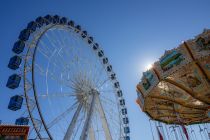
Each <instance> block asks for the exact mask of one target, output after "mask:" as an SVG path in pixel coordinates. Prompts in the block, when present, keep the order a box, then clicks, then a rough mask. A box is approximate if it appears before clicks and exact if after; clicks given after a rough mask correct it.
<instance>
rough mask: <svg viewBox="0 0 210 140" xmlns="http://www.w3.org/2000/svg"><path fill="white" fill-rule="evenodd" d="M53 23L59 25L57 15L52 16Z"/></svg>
mask: <svg viewBox="0 0 210 140" xmlns="http://www.w3.org/2000/svg"><path fill="white" fill-rule="evenodd" d="M53 23H54V24H57V23H60V17H59V16H58V15H55V16H53Z"/></svg>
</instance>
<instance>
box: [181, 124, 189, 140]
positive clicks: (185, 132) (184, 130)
mask: <svg viewBox="0 0 210 140" xmlns="http://www.w3.org/2000/svg"><path fill="white" fill-rule="evenodd" d="M182 130H183V132H184V134H185V136H186V138H187V140H189V136H188V133H187V129H186V127H185V126H184V125H182Z"/></svg>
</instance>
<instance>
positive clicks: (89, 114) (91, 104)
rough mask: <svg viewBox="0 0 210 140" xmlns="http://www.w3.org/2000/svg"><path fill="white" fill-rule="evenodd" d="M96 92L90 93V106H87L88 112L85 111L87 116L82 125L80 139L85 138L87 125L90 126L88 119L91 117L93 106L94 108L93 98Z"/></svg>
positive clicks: (83, 139) (84, 139)
mask: <svg viewBox="0 0 210 140" xmlns="http://www.w3.org/2000/svg"><path fill="white" fill-rule="evenodd" d="M96 94H97V93H94V92H93V93H92V100H91V103H90V106H89V108H88V110H87V111H88V112H87V118H86V120H85V124H84V127H83V130H82V134H81V136H80V140H86V139H87V135H88V130H89V127H90V121H91V118H92V115H93V108H94V105H95V98H96V96H95V95H96Z"/></svg>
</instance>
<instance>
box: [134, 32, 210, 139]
mask: <svg viewBox="0 0 210 140" xmlns="http://www.w3.org/2000/svg"><path fill="white" fill-rule="evenodd" d="M137 95H138V98H137V103H138V104H139V106H140V107H141V109H142V111H143V112H145V113H146V114H147V115H148V116H149V117H150V123H151V122H153V126H155V127H156V128H155V130H157V132H158V135H159V137H160V139H164V140H165V139H168V140H173V139H174V140H184V139H187V140H189V139H190V140H197V137H199V136H196V135H195V133H194V131H195V130H194V129H196V128H194V127H195V126H197V127H198V128H197V129H198V131H199V133H200V134H199V135H200V137H201V138H202V140H209V139H210V128H209V124H208V123H209V122H210V30H208V29H205V30H204V31H203V33H202V34H199V35H198V36H196V37H195V38H194V39H190V40H187V41H184V42H183V43H182V44H181V45H179V47H177V48H174V49H172V50H168V51H166V52H165V54H164V55H163V56H162V57H161V58H160V59H159V61H157V62H155V63H154V65H153V66H152V68H150V69H149V70H147V71H146V72H144V73H143V76H142V79H141V81H140V83H139V84H138V85H137ZM151 124H152V123H151ZM165 124H167V125H165ZM193 124H194V125H193ZM163 125H164V126H163ZM192 127H193V128H192ZM151 130H152V131H153V130H154V128H153V129H151ZM153 139H154V137H153Z"/></svg>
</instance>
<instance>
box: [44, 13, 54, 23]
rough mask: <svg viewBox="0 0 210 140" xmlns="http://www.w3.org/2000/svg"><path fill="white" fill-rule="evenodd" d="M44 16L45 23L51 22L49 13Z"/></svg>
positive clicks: (51, 18)
mask: <svg viewBox="0 0 210 140" xmlns="http://www.w3.org/2000/svg"><path fill="white" fill-rule="evenodd" d="M44 18H45V23H46V25H48V24H50V23H52V22H53V17H52V16H51V15H46V16H45V17H44Z"/></svg>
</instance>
